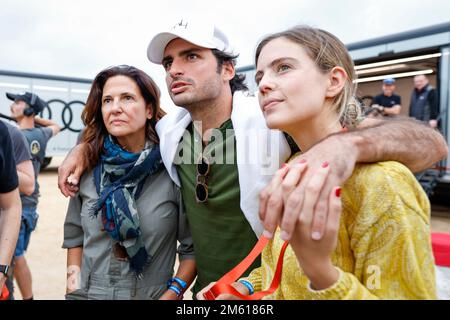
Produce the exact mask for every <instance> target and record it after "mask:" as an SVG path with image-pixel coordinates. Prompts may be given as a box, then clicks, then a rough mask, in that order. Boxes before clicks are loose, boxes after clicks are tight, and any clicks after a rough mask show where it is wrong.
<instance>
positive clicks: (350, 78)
mask: <svg viewBox="0 0 450 320" xmlns="http://www.w3.org/2000/svg"><path fill="white" fill-rule="evenodd" d="M278 38H286V39H288V40H290V41H293V42H295V43H297V44H299V45H300V46H302V47H303V48H304V49H305V51H306V53H307V54H308V56H309V57H310V58H311V59H312V60H313V61H315V64H316V65H317V67H318V68H319V70H321V71H322V72H323V73H327V72H329V71H331V69H333V68H334V67H341V68H343V69H344V70H345V72H346V73H347V79H346V81H345V85H344V88H343V90H342V91H341V92H340V93H339V94H337V95H336V97H335V98H334V101H333V108H334V109H335V110H336V112H337V113H338V114H339V120H340V123H341V125H342V126H343V127H346V128H353V127H355V126H356V125H357V124H358V122H359V121H360V120H361V114H362V111H361V107H360V104H359V103H358V100H357V99H356V97H355V95H356V90H357V85H356V83H355V82H354V80H355V79H356V73H355V67H354V64H353V60H352V58H351V57H350V54H349V53H348V51H347V48H346V47H345V45H344V44H343V43H342V42H341V41H340V40H339V39H338V38H337V37H336V36H334V35H333V34H331V33H329V32H327V31H325V30H321V29H317V28H312V27H309V26H296V27H293V28H291V29H288V30H286V31H282V32H278V33H274V34H271V35H269V36H266V37H265V38H264V39H263V40H262V41H261V42H260V43H259V44H258V47H257V48H256V54H255V65H256V64H257V62H258V58H259V55H260V54H261V50H262V49H263V48H264V46H266V45H267V44H268V43H269V42H270V41H272V40H275V39H278Z"/></svg>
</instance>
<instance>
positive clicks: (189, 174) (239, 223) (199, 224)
mask: <svg viewBox="0 0 450 320" xmlns="http://www.w3.org/2000/svg"><path fill="white" fill-rule="evenodd" d="M187 131H188V132H189V133H190V134H189V135H188V136H185V137H184V138H183V139H182V140H181V142H180V145H179V149H178V156H180V157H182V158H183V162H182V163H181V164H179V165H177V171H178V175H179V177H180V181H181V193H182V195H183V203H184V206H185V210H186V214H187V218H188V221H189V226H190V229H191V234H192V238H193V243H194V251H195V259H196V264H197V273H198V276H197V280H196V283H195V285H194V289H193V291H194V296H195V294H196V293H197V292H198V291H200V290H201V289H202V288H204V287H205V286H206V285H208V284H209V283H210V282H213V281H217V280H219V278H220V277H222V276H223V275H224V274H225V273H227V272H228V271H229V270H231V269H232V268H233V267H234V266H236V265H237V264H238V263H239V262H241V261H242V260H243V259H244V258H245V257H246V256H247V255H248V253H249V252H250V251H251V249H252V248H253V247H254V245H255V244H256V242H257V240H258V239H257V237H256V235H255V233H254V232H253V230H252V228H251V226H250V224H249V223H248V221H247V219H246V218H245V215H244V213H243V212H242V210H241V208H240V189H239V178H238V168H237V164H236V143H235V135H234V130H233V124H232V122H231V120H227V121H226V122H224V123H223V124H222V125H221V126H220V128H219V129H218V130H216V131H215V132H216V133H217V137H218V138H217V139H215V138H214V137H213V138H212V139H211V142H210V143H208V145H207V146H206V147H205V148H204V151H203V155H204V156H206V157H207V158H208V159H209V160H210V161H211V164H210V171H209V173H208V174H207V186H208V199H207V201H206V202H203V203H198V202H197V201H196V198H195V187H196V176H197V164H196V163H197V162H194V161H197V160H198V159H199V158H200V155H201V152H202V140H201V137H200V136H199V134H198V133H197V132H196V131H195V130H194V129H193V125H192V123H191V125H190V126H189V127H188V130H187ZM194 132H195V134H194ZM213 136H214V134H213ZM230 151H232V153H231V152H230ZM186 152H187V153H188V155H187V156H186V154H185V153H186ZM221 152H223V154H221ZM221 155H222V156H221ZM189 156H190V157H189ZM189 158H190V159H189ZM226 159H228V161H226ZM221 160H223V161H221ZM230 160H231V161H230ZM214 161H215V163H214ZM229 162H231V163H229ZM260 264H261V261H260V259H257V260H256V261H255V262H254V263H253V265H252V266H251V267H250V268H249V269H248V270H247V271H248V272H247V273H246V274H248V273H249V272H250V271H251V270H253V269H254V268H255V267H258V266H260Z"/></svg>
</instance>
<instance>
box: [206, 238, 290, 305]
mask: <svg viewBox="0 0 450 320" xmlns="http://www.w3.org/2000/svg"><path fill="white" fill-rule="evenodd" d="M268 242H269V239H267V238H266V237H264V236H262V237H261V238H259V240H258V242H257V243H256V245H255V247H254V248H253V249H252V251H251V252H250V253H249V254H248V256H247V257H245V259H244V260H242V261H241V262H240V263H239V264H238V265H237V266H236V267H234V268H233V269H232V270H231V271H229V272H228V273H227V274H225V275H224V276H223V277H222V278H220V279H219V281H217V282H216V283H215V284H214V285H213V286H212V287H211V289H209V291H207V292H205V293H204V294H203V296H204V297H205V299H206V300H215V298H216V297H218V296H219V295H221V294H222V293H229V294H232V295H234V296H237V297H239V298H241V299H243V300H260V299H262V298H263V297H265V296H267V295H269V294H272V293H273V292H275V290H276V289H277V288H278V286H279V284H280V280H281V271H282V269H283V257H284V252H285V251H286V248H287V246H288V244H289V243H288V242H287V241H285V242H284V243H283V247H282V248H281V252H280V256H279V257H278V262H277V268H276V270H275V275H274V277H273V280H272V283H271V284H270V287H269V289H267V290H264V291H260V292H255V293H254V294H252V295H243V294H241V293H240V292H239V291H237V290H236V289H235V288H234V287H233V286H232V285H231V283H233V282H235V281H236V280H237V279H238V278H239V277H240V276H241V275H242V274H243V273H244V272H245V270H247V269H248V268H249V267H250V265H251V264H252V263H253V261H255V259H256V258H257V257H258V256H259V255H260V254H261V252H262V251H263V249H264V247H265V246H266V245H267V243H268Z"/></svg>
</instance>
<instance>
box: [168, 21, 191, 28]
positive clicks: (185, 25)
mask: <svg viewBox="0 0 450 320" xmlns="http://www.w3.org/2000/svg"><path fill="white" fill-rule="evenodd" d="M187 26H188V23H187V22H185V23H184V24H183V19H181V21H180V22H178V23H177V24H176V25H174V26H173V28H172V29H176V28H177V27H184V28H185V29H186V28H187Z"/></svg>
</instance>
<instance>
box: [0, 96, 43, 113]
mask: <svg viewBox="0 0 450 320" xmlns="http://www.w3.org/2000/svg"><path fill="white" fill-rule="evenodd" d="M6 97H7V98H8V99H9V100H13V101H16V100H21V101H25V102H26V103H27V104H28V105H29V106H30V107H31V108H33V110H34V114H38V113H39V112H41V111H42V110H44V108H45V107H46V106H47V103H46V102H45V101H44V100H42V99H41V98H39V97H38V95H37V94H35V93H31V92H25V93H24V94H14V93H6Z"/></svg>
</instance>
